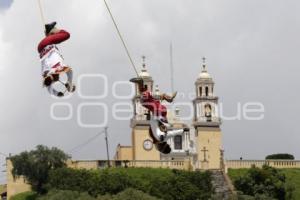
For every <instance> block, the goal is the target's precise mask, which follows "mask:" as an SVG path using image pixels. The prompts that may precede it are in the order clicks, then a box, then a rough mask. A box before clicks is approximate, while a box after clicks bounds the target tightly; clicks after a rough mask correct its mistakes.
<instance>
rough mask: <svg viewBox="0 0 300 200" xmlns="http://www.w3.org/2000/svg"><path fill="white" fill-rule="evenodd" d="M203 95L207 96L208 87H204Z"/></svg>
mask: <svg viewBox="0 0 300 200" xmlns="http://www.w3.org/2000/svg"><path fill="white" fill-rule="evenodd" d="M205 95H206V96H208V87H207V86H206V87H205Z"/></svg>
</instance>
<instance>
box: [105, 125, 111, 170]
mask: <svg viewBox="0 0 300 200" xmlns="http://www.w3.org/2000/svg"><path fill="white" fill-rule="evenodd" d="M107 129H108V127H105V128H104V131H105V141H106V154H107V166H108V167H110V163H109V151H108V139H107Z"/></svg>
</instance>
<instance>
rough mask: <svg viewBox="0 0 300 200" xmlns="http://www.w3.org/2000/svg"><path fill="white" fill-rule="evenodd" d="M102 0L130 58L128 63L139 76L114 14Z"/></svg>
mask: <svg viewBox="0 0 300 200" xmlns="http://www.w3.org/2000/svg"><path fill="white" fill-rule="evenodd" d="M103 1H104V3H105V6H106V9H107V11H108V13H109V15H110V17H111V20H112V21H113V23H114V26H115V28H116V30H117V33H118V35H119V37H120V39H121V41H122V44H123V46H124V48H125V51H126V54H127V56H128V58H129V60H130V63H131V65H132V67H133V69H134V71H135V73H136V75H137V76H139V73H138V71H137V69H136V66H135V64H134V62H133V60H132V58H131V56H130V53H129V50H128V48H127V46H126V43H125V41H124V39H123V37H122V34H121V32H120V30H119V28H118V25H117V23H116V21H115V19H114V16H113V15H112V12H111V10H110V8H109V6H108V4H107V2H106V0H103Z"/></svg>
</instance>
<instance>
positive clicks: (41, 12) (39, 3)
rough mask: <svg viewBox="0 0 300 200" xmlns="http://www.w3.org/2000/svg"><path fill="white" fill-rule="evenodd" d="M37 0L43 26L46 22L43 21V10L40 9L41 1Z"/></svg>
mask: <svg viewBox="0 0 300 200" xmlns="http://www.w3.org/2000/svg"><path fill="white" fill-rule="evenodd" d="M37 1H38V5H39V10H40V15H41V19H42V22H43V26H44V25H45V24H46V21H45V16H44V12H43V9H42V3H41V0H37Z"/></svg>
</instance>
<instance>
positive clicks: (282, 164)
mask: <svg viewBox="0 0 300 200" xmlns="http://www.w3.org/2000/svg"><path fill="white" fill-rule="evenodd" d="M263 165H268V166H271V167H275V168H300V160H227V161H225V166H226V168H227V169H228V168H231V169H240V168H251V167H252V166H256V167H262V166H263Z"/></svg>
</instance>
